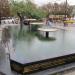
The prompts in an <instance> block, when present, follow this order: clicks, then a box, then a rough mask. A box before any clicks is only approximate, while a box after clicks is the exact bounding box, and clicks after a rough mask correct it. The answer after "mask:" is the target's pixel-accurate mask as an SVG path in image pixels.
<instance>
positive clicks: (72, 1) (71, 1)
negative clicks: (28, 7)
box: [34, 0, 75, 5]
mask: <svg viewBox="0 0 75 75" xmlns="http://www.w3.org/2000/svg"><path fill="white" fill-rule="evenodd" d="M64 1H66V0H34V2H35V3H36V4H38V5H43V4H47V3H48V2H52V3H55V2H57V3H61V2H64ZM67 1H68V3H69V4H70V5H75V0H67Z"/></svg>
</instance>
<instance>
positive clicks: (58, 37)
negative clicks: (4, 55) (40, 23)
mask: <svg viewBox="0 0 75 75" xmlns="http://www.w3.org/2000/svg"><path fill="white" fill-rule="evenodd" d="M12 34H13V35H12V37H13V41H14V46H15V53H14V54H13V53H12V54H11V55H12V57H11V58H12V59H14V60H17V61H19V62H21V63H29V62H34V61H39V60H43V59H48V58H52V57H58V56H62V55H66V54H71V53H75V28H74V27H69V28H67V30H61V29H58V31H57V32H52V33H51V32H50V33H49V36H50V37H55V40H41V39H39V38H38V37H37V36H35V35H33V34H30V33H27V32H25V31H24V32H23V34H21V33H19V34H18V28H17V27H16V28H12ZM42 34H43V35H45V34H44V33H42Z"/></svg>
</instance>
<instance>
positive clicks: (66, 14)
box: [65, 0, 67, 18]
mask: <svg viewBox="0 0 75 75" xmlns="http://www.w3.org/2000/svg"><path fill="white" fill-rule="evenodd" d="M65 18H67V0H66V5H65Z"/></svg>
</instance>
